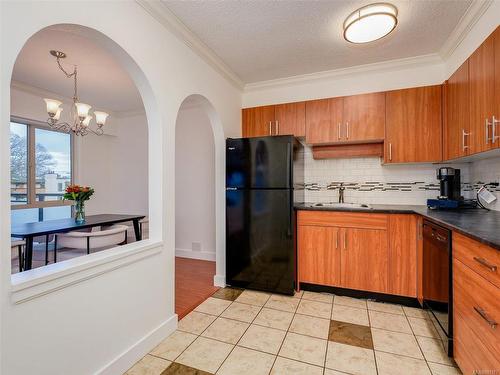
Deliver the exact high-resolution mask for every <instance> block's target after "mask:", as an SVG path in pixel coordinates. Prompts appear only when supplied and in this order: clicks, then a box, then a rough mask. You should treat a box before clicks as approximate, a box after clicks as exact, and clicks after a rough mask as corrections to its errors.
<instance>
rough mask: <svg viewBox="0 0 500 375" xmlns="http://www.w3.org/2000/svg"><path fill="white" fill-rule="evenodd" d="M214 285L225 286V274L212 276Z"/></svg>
mask: <svg viewBox="0 0 500 375" xmlns="http://www.w3.org/2000/svg"><path fill="white" fill-rule="evenodd" d="M214 286H218V287H220V288H224V287H225V286H226V276H225V275H215V276H214Z"/></svg>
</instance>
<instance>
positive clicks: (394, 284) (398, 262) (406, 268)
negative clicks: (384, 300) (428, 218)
mask: <svg viewBox="0 0 500 375" xmlns="http://www.w3.org/2000/svg"><path fill="white" fill-rule="evenodd" d="M389 293H390V294H396V295H399V296H407V297H413V298H415V297H417V217H416V216H415V215H407V214H406V215H398V214H393V215H389Z"/></svg>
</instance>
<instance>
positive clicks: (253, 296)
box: [236, 290, 271, 306]
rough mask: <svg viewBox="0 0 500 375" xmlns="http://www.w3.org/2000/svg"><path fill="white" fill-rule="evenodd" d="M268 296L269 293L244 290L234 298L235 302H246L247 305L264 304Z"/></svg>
mask: <svg viewBox="0 0 500 375" xmlns="http://www.w3.org/2000/svg"><path fill="white" fill-rule="evenodd" d="M270 296H271V295H270V294H268V293H262V292H256V291H254V290H245V291H244V292H243V293H241V294H240V296H239V297H238V298H236V302H240V303H246V304H248V305H255V306H264V305H265V304H266V302H267V300H268V299H269V297H270Z"/></svg>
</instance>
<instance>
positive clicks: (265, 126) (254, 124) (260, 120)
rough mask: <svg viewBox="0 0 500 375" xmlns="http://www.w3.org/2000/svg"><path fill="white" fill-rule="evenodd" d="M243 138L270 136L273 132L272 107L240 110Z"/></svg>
mask: <svg viewBox="0 0 500 375" xmlns="http://www.w3.org/2000/svg"><path fill="white" fill-rule="evenodd" d="M241 117H242V124H241V126H242V129H241V133H242V136H243V137H264V136H267V135H272V134H273V131H274V128H273V126H274V106H273V105H267V106H263V107H255V108H245V109H243V110H242V114H241Z"/></svg>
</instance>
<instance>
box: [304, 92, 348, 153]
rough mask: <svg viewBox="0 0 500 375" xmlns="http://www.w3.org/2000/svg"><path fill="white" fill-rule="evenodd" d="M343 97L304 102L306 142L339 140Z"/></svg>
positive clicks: (323, 142) (315, 142)
mask: <svg viewBox="0 0 500 375" xmlns="http://www.w3.org/2000/svg"><path fill="white" fill-rule="evenodd" d="M342 110H343V98H332V99H319V100H311V101H308V102H306V142H307V143H309V144H328V143H334V142H339V141H341V137H342V134H341V128H340V126H341V124H342Z"/></svg>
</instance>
